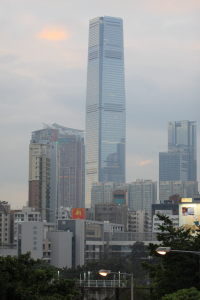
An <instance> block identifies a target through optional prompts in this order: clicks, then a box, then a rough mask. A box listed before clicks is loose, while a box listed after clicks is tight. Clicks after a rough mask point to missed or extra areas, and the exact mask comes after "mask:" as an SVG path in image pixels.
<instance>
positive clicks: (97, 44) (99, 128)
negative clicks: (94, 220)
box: [85, 17, 126, 207]
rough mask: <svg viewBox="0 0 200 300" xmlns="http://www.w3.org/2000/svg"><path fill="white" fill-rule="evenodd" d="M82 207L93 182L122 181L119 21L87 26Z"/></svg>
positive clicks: (122, 89)
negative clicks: (84, 175) (84, 173)
mask: <svg viewBox="0 0 200 300" xmlns="http://www.w3.org/2000/svg"><path fill="white" fill-rule="evenodd" d="M85 134H86V135H85V138H86V157H85V158H86V161H85V162H86V165H85V167H86V177H85V181H86V186H85V192H86V193H85V206H86V207H90V206H91V187H92V183H93V182H125V136H126V102H125V85H124V43H123V21H122V19H120V18H113V17H98V18H95V19H93V20H91V21H90V23H89V43H88V72H87V96H86V133H85Z"/></svg>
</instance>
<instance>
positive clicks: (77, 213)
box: [72, 208, 86, 220]
mask: <svg viewBox="0 0 200 300" xmlns="http://www.w3.org/2000/svg"><path fill="white" fill-rule="evenodd" d="M85 216H86V212H85V208H72V219H73V220H74V219H82V220H85Z"/></svg>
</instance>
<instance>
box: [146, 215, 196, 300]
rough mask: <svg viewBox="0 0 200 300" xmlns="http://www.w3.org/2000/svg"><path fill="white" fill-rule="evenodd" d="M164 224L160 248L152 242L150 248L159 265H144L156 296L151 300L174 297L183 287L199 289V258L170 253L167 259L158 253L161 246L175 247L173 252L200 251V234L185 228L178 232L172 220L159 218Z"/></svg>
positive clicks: (159, 236)
mask: <svg viewBox="0 0 200 300" xmlns="http://www.w3.org/2000/svg"><path fill="white" fill-rule="evenodd" d="M157 216H158V217H159V219H160V220H163V221H164V224H163V225H162V226H159V227H160V230H161V232H160V233H158V234H157V239H158V241H160V242H161V243H160V245H156V244H152V243H150V244H149V246H148V249H149V252H150V255H151V256H154V257H160V258H159V260H160V262H159V263H158V264H156V265H150V264H148V263H147V262H145V263H143V267H144V268H145V269H146V270H148V271H149V277H150V278H151V279H152V287H153V288H154V289H153V294H152V295H151V299H156V300H157V299H161V297H162V296H164V295H166V294H172V293H174V292H176V291H178V290H181V289H183V288H191V287H196V288H199V275H200V274H199V257H198V256H197V255H194V254H188V253H180V252H179V253H178V252H177V253H173V252H169V253H167V254H166V255H164V256H162V257H161V256H160V255H159V254H157V253H156V251H155V250H156V248H158V247H159V246H160V247H161V246H163V247H167V246H168V247H171V249H172V250H185V251H199V250H200V235H196V236H192V235H191V234H190V230H185V229H183V228H182V227H181V228H179V229H175V228H174V227H173V224H172V221H171V220H170V219H169V217H166V216H163V215H159V214H158V215H157Z"/></svg>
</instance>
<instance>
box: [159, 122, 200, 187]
mask: <svg viewBox="0 0 200 300" xmlns="http://www.w3.org/2000/svg"><path fill="white" fill-rule="evenodd" d="M196 140H197V138H196V122H190V121H175V122H169V123H168V152H160V153H159V182H162V181H196V180H197V146H196Z"/></svg>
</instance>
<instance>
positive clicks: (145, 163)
mask: <svg viewBox="0 0 200 300" xmlns="http://www.w3.org/2000/svg"><path fill="white" fill-rule="evenodd" d="M149 163H152V161H151V160H150V159H148V160H143V161H142V162H141V163H140V166H144V165H147V164H149Z"/></svg>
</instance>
